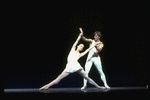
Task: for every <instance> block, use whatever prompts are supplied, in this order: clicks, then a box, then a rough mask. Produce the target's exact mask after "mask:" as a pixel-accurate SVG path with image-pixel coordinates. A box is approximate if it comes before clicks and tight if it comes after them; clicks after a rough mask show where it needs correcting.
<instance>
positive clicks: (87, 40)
mask: <svg viewBox="0 0 150 100" xmlns="http://www.w3.org/2000/svg"><path fill="white" fill-rule="evenodd" d="M79 30H80V31H81V33H82V35H81V37H82V40H84V41H85V42H90V43H92V41H93V40H92V39H87V38H86V37H84V36H83V30H82V28H79Z"/></svg>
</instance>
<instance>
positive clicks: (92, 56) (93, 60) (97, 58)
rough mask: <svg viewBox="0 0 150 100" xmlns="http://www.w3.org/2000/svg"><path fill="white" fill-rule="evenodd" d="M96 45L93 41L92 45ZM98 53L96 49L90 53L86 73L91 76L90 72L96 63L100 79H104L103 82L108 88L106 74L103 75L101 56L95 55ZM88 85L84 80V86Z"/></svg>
mask: <svg viewBox="0 0 150 100" xmlns="http://www.w3.org/2000/svg"><path fill="white" fill-rule="evenodd" d="M94 44H95V41H94V40H93V41H92V45H91V46H93V45H94ZM95 52H96V48H95V47H94V48H92V49H91V50H90V51H89V53H88V57H87V60H86V64H85V72H86V74H87V75H88V74H89V71H90V69H91V67H92V64H93V63H94V65H95V66H96V68H97V70H98V72H99V74H100V77H101V79H102V81H103V82H104V85H105V86H107V83H106V78H105V74H104V73H103V70H102V65H101V59H100V56H99V55H98V54H97V53H95ZM86 85H87V80H85V79H84V86H86Z"/></svg>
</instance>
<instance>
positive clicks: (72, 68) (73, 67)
mask: <svg viewBox="0 0 150 100" xmlns="http://www.w3.org/2000/svg"><path fill="white" fill-rule="evenodd" d="M78 59H79V53H73V52H70V54H69V55H68V58H67V61H68V62H67V65H66V68H65V69H64V71H66V72H69V73H73V72H76V71H78V70H80V69H83V68H82V67H81V65H80V64H79V62H78Z"/></svg>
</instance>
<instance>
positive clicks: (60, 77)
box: [39, 71, 70, 90]
mask: <svg viewBox="0 0 150 100" xmlns="http://www.w3.org/2000/svg"><path fill="white" fill-rule="evenodd" d="M69 74H70V73H68V72H65V71H63V72H62V73H61V74H60V75H59V76H58V77H57V78H56V79H55V80H53V81H52V82H50V83H49V84H47V85H44V86H43V87H41V88H40V89H39V90H42V89H48V88H49V87H51V86H53V85H55V84H58V83H59V82H60V81H61V80H62V79H63V78H65V77H66V76H68V75H69Z"/></svg>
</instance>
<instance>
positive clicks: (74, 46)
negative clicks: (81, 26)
mask: <svg viewBox="0 0 150 100" xmlns="http://www.w3.org/2000/svg"><path fill="white" fill-rule="evenodd" d="M81 35H82V33H80V34H79V36H78V38H77V40H76V41H75V43H74V44H73V46H72V48H71V51H72V50H75V48H76V46H77V44H78V42H79V40H80V39H81Z"/></svg>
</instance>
